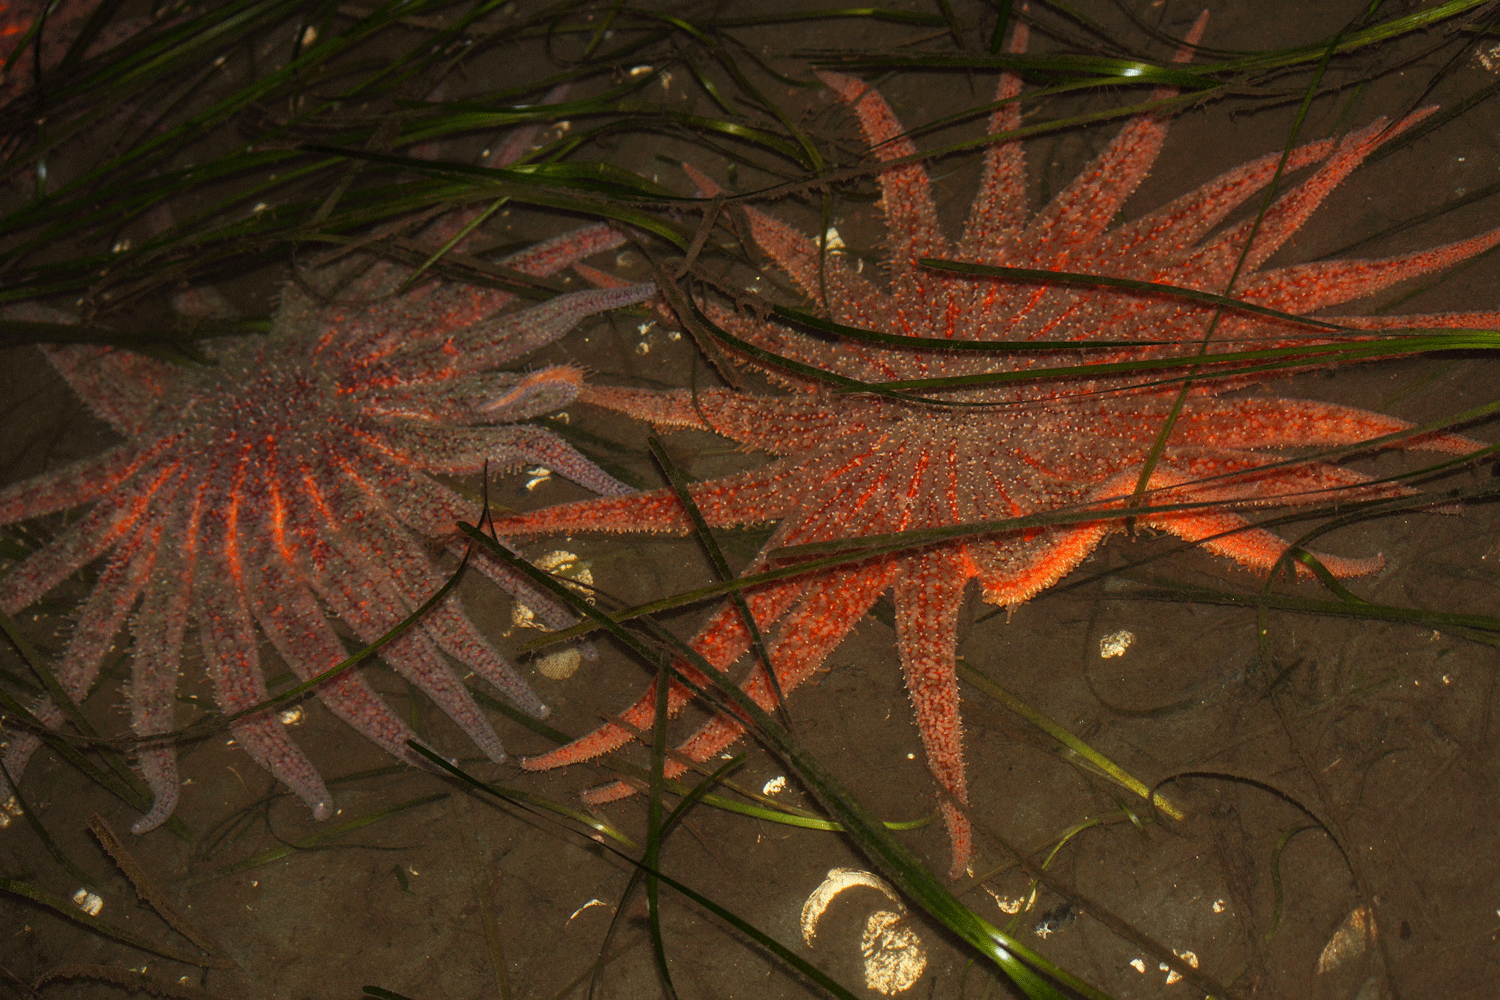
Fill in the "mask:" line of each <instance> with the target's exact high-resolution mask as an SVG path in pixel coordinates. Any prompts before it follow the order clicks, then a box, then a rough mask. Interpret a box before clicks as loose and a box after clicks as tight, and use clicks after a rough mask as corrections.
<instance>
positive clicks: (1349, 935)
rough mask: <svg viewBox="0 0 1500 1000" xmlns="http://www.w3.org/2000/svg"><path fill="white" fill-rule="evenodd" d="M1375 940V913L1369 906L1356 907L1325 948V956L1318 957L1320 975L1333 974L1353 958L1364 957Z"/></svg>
mask: <svg viewBox="0 0 1500 1000" xmlns="http://www.w3.org/2000/svg"><path fill="white" fill-rule="evenodd" d="M1374 940H1375V914H1374V912H1373V911H1371V909H1370V908H1369V907H1368V906H1356V907H1355V908H1354V909H1352V910H1350V911H1349V915H1348V916H1347V917H1345V918H1344V922H1343V923H1342V924H1340V925H1339V929H1338V930H1336V931H1334V932H1333V937H1331V938H1329V939H1328V943H1327V944H1326V945H1324V946H1323V954H1321V955H1319V956H1318V975H1322V974H1323V973H1325V972H1332V971H1333V970H1334V969H1337V968H1338V967H1339V966H1341V965H1343V964H1344V963H1345V962H1347V961H1349V960H1350V959H1351V958H1358V957H1359V956H1361V955H1363V954H1364V953H1365V949H1366V948H1368V947H1369V946H1370V942H1371V941H1374Z"/></svg>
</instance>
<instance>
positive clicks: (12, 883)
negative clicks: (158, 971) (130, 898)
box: [0, 876, 235, 969]
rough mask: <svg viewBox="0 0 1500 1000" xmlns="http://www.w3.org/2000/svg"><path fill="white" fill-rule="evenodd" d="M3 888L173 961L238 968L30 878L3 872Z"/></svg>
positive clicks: (131, 945)
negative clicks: (138, 929) (122, 922)
mask: <svg viewBox="0 0 1500 1000" xmlns="http://www.w3.org/2000/svg"><path fill="white" fill-rule="evenodd" d="M0 890H4V891H6V892H10V893H13V894H14V895H17V896H20V897H21V898H23V899H29V900H31V901H32V902H33V903H36V904H38V905H40V906H43V907H45V908H47V909H49V910H51V911H52V912H53V913H56V914H57V915H58V916H60V917H62V918H63V919H64V920H71V921H73V922H74V923H75V924H82V925H83V926H84V927H87V928H88V929H89V930H91V931H93V932H94V933H95V934H99V935H102V936H104V937H111V938H114V939H115V940H116V941H121V942H123V943H125V944H128V945H129V946H130V947H132V948H136V949H138V950H140V951H145V952H150V953H151V954H153V955H160V956H161V957H162V958H165V959H169V960H171V961H173V962H181V963H182V964H183V965H195V966H198V967H200V968H206V969H233V968H235V964H234V963H233V962H231V961H229V960H228V959H226V958H220V957H218V956H216V955H210V956H208V957H206V958H205V957H202V956H199V955H190V954H188V953H187V952H184V951H179V950H178V949H176V948H173V947H172V946H171V945H166V944H161V943H160V942H157V941H151V940H149V939H147V938H145V937H143V936H141V935H139V934H137V933H135V932H134V931H131V930H127V929H126V928H124V927H120V926H118V925H116V924H112V923H110V922H109V921H107V920H101V919H100V918H98V917H95V916H90V915H89V914H87V913H85V912H83V911H82V910H80V909H79V908H78V907H76V906H74V905H73V904H72V903H70V902H68V901H67V900H65V899H63V898H62V897H60V896H54V895H52V894H51V893H50V892H48V891H46V890H45V889H42V888H39V887H38V886H34V885H31V884H30V883H27V882H21V881H18V880H16V879H10V878H5V877H3V876H0Z"/></svg>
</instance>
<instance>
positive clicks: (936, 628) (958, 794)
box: [893, 545, 977, 878]
mask: <svg viewBox="0 0 1500 1000" xmlns="http://www.w3.org/2000/svg"><path fill="white" fill-rule="evenodd" d="M976 571H977V567H976V566H975V565H974V563H973V561H972V560H971V559H970V558H969V556H968V554H967V550H966V546H963V545H948V546H942V547H939V548H937V549H933V550H930V551H927V552H924V553H922V554H921V555H920V556H919V557H918V558H916V559H913V560H910V561H909V562H908V563H907V564H905V565H903V566H902V568H901V569H900V571H899V572H898V573H897V574H896V580H895V592H894V595H893V596H894V600H895V604H896V647H897V649H899V650H900V652H901V668H902V671H903V672H904V673H905V675H906V693H907V695H908V696H909V697H910V698H911V704H912V709H913V711H914V712H915V713H916V717H917V730H918V732H920V733H921V736H922V748H923V750H924V751H925V753H926V756H927V766H928V768H929V769H930V770H931V771H932V773H933V776H934V777H935V778H937V780H938V783H939V784H940V785H942V786H943V788H944V789H945V790H946V791H947V793H948V794H949V795H951V796H952V799H951V800H949V799H946V798H945V799H943V800H942V801H941V802H940V806H941V811H942V814H943V822H944V823H945V824H946V825H947V827H948V837H949V840H950V841H951V843H952V845H953V863H952V866H951V868H950V869H949V872H948V877H949V878H959V877H960V876H962V875H963V874H964V872H965V870H966V869H967V868H968V864H969V857H970V854H971V853H972V850H973V836H972V834H971V832H970V828H969V818H968V816H966V815H965V814H964V812H963V809H962V808H961V807H963V806H967V805H968V804H969V790H968V784H967V782H966V780H965V777H964V746H963V732H964V731H963V723H962V721H961V719H960V717H959V709H958V705H959V697H958V674H957V668H956V666H955V663H954V658H955V657H956V655H957V651H958V612H959V609H960V608H961V607H962V606H963V599H964V587H965V585H966V584H967V583H968V582H969V579H970V578H971V577H973V576H974V575H975V573H976Z"/></svg>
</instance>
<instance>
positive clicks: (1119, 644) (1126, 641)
mask: <svg viewBox="0 0 1500 1000" xmlns="http://www.w3.org/2000/svg"><path fill="white" fill-rule="evenodd" d="M1132 642H1135V633H1134V632H1132V631H1130V630H1129V629H1126V628H1122V629H1120V630H1119V631H1118V632H1111V633H1110V634H1109V635H1107V636H1105V637H1104V638H1102V639H1100V640H1099V657H1100V658H1101V659H1105V660H1108V659H1112V658H1113V657H1116V656H1124V655H1125V650H1127V649H1129V648H1130V644H1131V643H1132Z"/></svg>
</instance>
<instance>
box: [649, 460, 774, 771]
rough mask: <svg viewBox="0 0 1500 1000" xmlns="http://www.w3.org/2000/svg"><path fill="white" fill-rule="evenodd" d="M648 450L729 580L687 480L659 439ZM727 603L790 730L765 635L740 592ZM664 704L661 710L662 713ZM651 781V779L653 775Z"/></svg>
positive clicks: (720, 573) (731, 574)
mask: <svg viewBox="0 0 1500 1000" xmlns="http://www.w3.org/2000/svg"><path fill="white" fill-rule="evenodd" d="M646 445H647V447H649V448H650V449H651V455H652V457H653V458H655V459H656V463H657V464H658V465H659V466H661V470H662V474H663V475H665V476H666V477H667V483H668V484H669V485H670V486H671V487H672V492H673V493H676V494H677V500H678V502H679V503H681V504H682V509H683V510H685V511H687V515H688V519H689V520H690V521H692V523H693V532H694V534H695V535H696V536H697V538H698V543H699V544H700V545H702V546H703V549H704V551H706V552H707V553H708V558H709V560H710V561H711V562H712V563H713V564H714V572H715V573H716V574H717V575H718V577H719V579H720V580H733V579H734V577H735V574H734V572H733V571H731V570H730V568H729V562H728V561H727V560H726V559H725V558H724V553H723V551H721V550H720V548H719V543H718V542H717V541H715V540H714V536H713V532H712V531H710V530H709V527H708V522H707V521H705V520H704V519H703V512H702V511H700V510H699V509H698V504H697V502H696V501H694V500H693V495H692V493H690V492H689V491H688V485H687V480H686V479H684V478H683V477H682V472H681V471H680V470H679V469H678V468H677V466H676V465H675V464H674V463H673V462H672V459H671V457H670V456H668V455H667V450H666V448H664V447H662V443H661V440H660V439H659V438H656V437H654V436H653V437H652V438H651V439H650V440H648V441H647V442H646ZM729 600H730V602H731V603H733V604H734V607H735V610H736V611H738V612H739V613H740V620H741V621H742V622H744V624H745V631H746V632H747V633H748V634H749V636H750V648H751V650H752V651H753V652H754V653H755V656H756V658H757V659H759V660H760V662H761V664H762V665H763V666H764V667H765V668H766V675H767V676H768V677H769V678H770V680H771V692H772V693H773V694H774V695H775V696H776V706H777V710H778V712H780V714H781V720H782V723H783V724H785V725H786V727H787V729H788V730H790V729H791V728H792V727H791V719H790V718H788V716H787V714H786V713H787V709H786V695H784V694H783V693H782V691H781V681H779V680H778V679H777V678H776V670H775V668H774V667H772V665H771V652H770V650H769V649H767V648H766V640H765V636H763V635H762V634H761V631H760V625H759V624H758V623H757V622H756V621H755V616H754V615H752V614H751V613H750V606H749V605H748V604H746V603H745V595H744V593H743V592H742V591H739V590H732V591H730V592H729ZM665 710H666V708H665V705H663V707H662V711H665ZM652 780H653V782H654V781H655V778H654V776H653V779H652Z"/></svg>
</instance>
